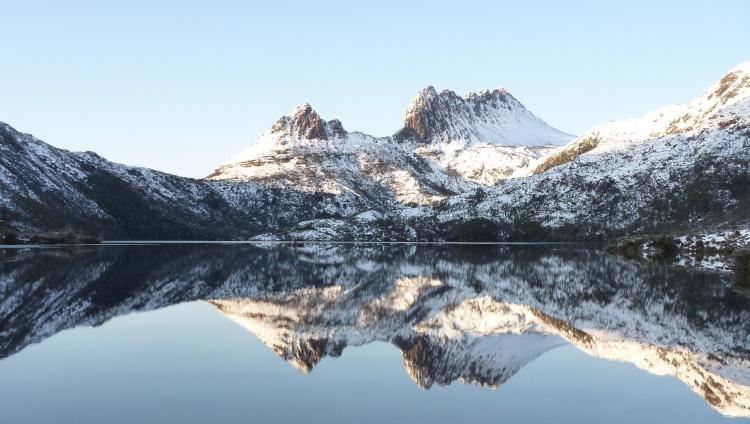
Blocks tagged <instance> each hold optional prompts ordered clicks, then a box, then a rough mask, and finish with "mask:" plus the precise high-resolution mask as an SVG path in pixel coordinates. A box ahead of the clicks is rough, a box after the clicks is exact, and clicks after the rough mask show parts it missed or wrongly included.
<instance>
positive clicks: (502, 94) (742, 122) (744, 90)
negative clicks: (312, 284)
mask: <svg viewBox="0 0 750 424" xmlns="http://www.w3.org/2000/svg"><path fill="white" fill-rule="evenodd" d="M749 63H750V62H749ZM570 138H572V136H568V135H566V134H563V133H560V132H559V131H557V130H555V129H553V128H551V127H549V126H548V125H546V124H545V123H544V122H543V121H541V120H540V119H539V118H537V117H535V116H534V115H533V114H531V113H530V112H529V111H528V110H526V109H525V108H524V107H523V105H521V104H520V103H519V102H518V101H517V100H516V99H515V98H514V97H513V96H511V95H510V94H509V93H507V92H506V91H505V90H502V89H498V90H490V91H486V92H480V93H479V94H472V93H470V94H468V95H466V96H465V97H460V96H457V95H456V94H455V93H453V92H450V91H443V92H440V93H437V92H436V91H435V90H434V89H433V88H432V87H428V88H426V89H424V90H422V92H420V94H419V95H418V96H417V98H416V99H415V100H414V101H413V102H412V104H411V106H410V107H409V109H408V111H407V114H406V119H405V122H404V126H403V128H402V129H401V130H399V131H398V132H396V133H395V134H394V135H393V136H390V137H372V136H368V135H365V134H362V133H358V132H348V131H346V130H345V129H344V127H343V125H342V124H341V122H339V121H336V120H332V121H325V120H323V119H322V118H321V117H320V116H319V115H318V114H317V113H316V112H315V111H314V110H313V109H312V108H311V107H310V106H309V105H307V104H305V105H303V106H301V107H299V108H297V109H295V110H294V111H292V113H290V114H289V115H287V116H284V117H282V118H281V119H280V120H279V121H278V122H277V123H276V124H274V125H273V126H272V127H271V129H270V130H269V131H267V132H266V133H265V134H263V135H262V136H261V137H260V138H259V139H258V140H256V142H254V143H253V144H252V145H250V147H248V149H246V150H245V151H244V152H242V153H240V154H239V155H237V156H236V157H234V158H232V159H231V160H230V161H229V162H227V163H226V164H224V165H222V166H220V167H219V168H218V169H217V170H216V172H215V173H214V174H212V175H211V176H209V177H208V178H207V179H204V180H194V179H189V178H181V177H177V176H174V175H169V174H165V173H161V172H158V171H153V170H148V169H143V168H137V167H128V166H123V165H120V164H115V163H112V162H109V161H106V160H105V159H103V158H101V157H99V156H97V155H96V154H93V153H90V152H84V153H81V152H68V151H64V150H61V149H56V148H54V147H52V146H50V145H48V144H45V143H44V142H42V141H40V140H38V139H36V138H34V137H33V136H31V135H29V134H24V133H19V132H17V131H15V130H14V129H13V128H11V127H10V126H9V125H7V124H0V153H1V154H0V230H5V229H15V230H21V231H30V232H40V231H41V232H43V231H53V230H62V229H66V228H73V229H82V230H85V231H87V232H90V233H93V234H94V235H102V236H104V237H105V238H131V239H133V238H141V239H143V238H148V239H155V238H161V239H217V238H225V239H238V238H249V237H256V238H260V239H274V238H292V239H314V240H432V241H438V240H464V241H472V240H474V241H477V240H484V241H487V240H523V241H540V240H557V241H560V240H594V239H598V240H602V239H608V238H612V237H617V236H620V235H625V234H635V233H646V232H662V231H673V230H690V231H694V230H702V229H707V230H710V229H711V228H712V227H715V226H717V225H725V224H727V223H733V222H742V221H747V220H750V191H749V190H748V189H747V187H748V186H750V172H749V171H748V169H750V168H749V167H750V64H748V63H744V64H741V65H739V66H738V67H736V68H734V69H732V70H731V71H730V72H729V73H727V74H726V75H725V76H724V77H723V78H722V79H721V80H720V81H719V82H718V83H717V84H716V85H715V86H713V87H711V88H709V89H708V90H707V91H706V92H705V93H703V94H702V95H701V96H700V97H699V98H697V99H696V100H695V101H693V102H691V103H690V104H687V105H678V106H669V107H666V108H662V109H659V110H657V111H655V112H652V113H649V114H647V115H646V116H645V117H642V118H638V119H631V120H625V121H618V122H611V123H607V124H604V125H601V126H599V127H596V128H594V129H592V130H591V131H588V132H587V133H586V134H584V135H582V136H580V137H578V138H576V139H575V140H574V141H572V142H571V143H569V144H568V145H564V146H563V145H561V144H564V143H565V142H566V141H567V140H568V139H570ZM533 173H535V174H536V175H531V176H527V177H523V176H524V175H529V174H533ZM515 177H519V178H515ZM261 233H265V234H261Z"/></svg>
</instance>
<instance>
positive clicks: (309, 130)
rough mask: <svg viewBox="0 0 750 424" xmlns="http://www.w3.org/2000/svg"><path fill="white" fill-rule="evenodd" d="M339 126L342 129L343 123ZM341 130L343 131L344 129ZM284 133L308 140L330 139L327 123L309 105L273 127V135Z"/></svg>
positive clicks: (300, 108) (305, 105)
mask: <svg viewBox="0 0 750 424" xmlns="http://www.w3.org/2000/svg"><path fill="white" fill-rule="evenodd" d="M336 122H338V121H336ZM338 126H339V127H341V122H338ZM341 129H342V130H343V127H341ZM283 132H287V133H289V134H290V135H292V136H295V137H296V138H306V139H308V140H313V139H320V140H327V139H328V133H327V131H326V121H324V120H323V119H322V118H321V117H320V115H318V113H317V112H315V111H314V110H313V108H312V106H310V104H309V103H304V104H303V105H301V106H300V107H298V108H296V109H294V110H293V111H292V112H291V113H290V114H289V115H286V116H283V117H281V118H280V119H279V120H278V121H276V123H275V124H273V126H272V127H271V133H273V134H275V133H283Z"/></svg>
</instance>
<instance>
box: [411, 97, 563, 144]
mask: <svg viewBox="0 0 750 424" xmlns="http://www.w3.org/2000/svg"><path fill="white" fill-rule="evenodd" d="M404 128H408V129H411V130H412V131H413V132H414V133H415V134H416V135H417V137H418V138H419V139H420V141H422V142H423V143H426V144H431V143H438V142H441V141H446V140H449V141H450V140H462V141H466V142H468V143H469V144H471V143H474V142H486V143H491V144H504V145H546V144H561V143H562V144H564V142H567V141H570V140H572V138H573V137H570V136H569V135H568V134H564V133H561V132H559V131H557V130H555V129H554V128H551V127H549V126H548V125H547V124H546V123H544V121H542V120H541V119H539V118H537V117H536V116H534V115H533V114H531V112H529V111H528V110H527V109H526V108H525V107H524V106H523V105H522V104H521V102H519V101H518V100H516V98H515V97H513V96H512V95H511V94H510V93H509V92H508V91H507V90H505V89H504V88H498V89H494V90H483V91H480V92H479V93H468V94H467V95H465V96H464V97H461V96H459V95H457V94H456V93H455V92H453V91H451V90H443V91H441V92H440V93H438V92H437V91H436V90H435V88H434V87H432V86H427V87H425V88H424V89H423V90H422V91H420V92H419V94H418V95H417V97H416V98H415V99H414V100H413V101H412V103H411V105H409V108H408V109H407V111H406V119H405V120H404Z"/></svg>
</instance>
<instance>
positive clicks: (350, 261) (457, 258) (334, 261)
mask: <svg viewBox="0 0 750 424" xmlns="http://www.w3.org/2000/svg"><path fill="white" fill-rule="evenodd" d="M72 252H76V253H75V254H69V253H65V251H56V252H45V253H40V254H25V255H24V254H22V255H19V256H18V257H16V258H15V259H14V260H13V261H6V262H2V263H0V356H2V357H4V356H8V355H12V354H13V353H15V352H18V351H19V350H21V349H23V348H24V347H25V346H27V345H29V344H31V343H37V342H39V341H42V340H43V339H45V338H46V337H49V336H51V335H53V334H55V333H56V332H58V331H61V330H63V329H66V328H70V327H74V326H80V325H99V324H101V323H103V322H105V321H106V320H108V319H110V318H113V317H116V316H118V315H122V314H126V313H129V312H132V311H146V310H152V309H156V308H161V307H164V306H168V305H172V304H177V303H180V302H185V301H189V300H195V299H211V302H212V303H213V304H214V305H216V306H217V307H218V308H219V311H220V312H221V313H222V314H224V315H225V316H227V317H228V318H230V319H232V320H234V321H236V322H237V323H238V324H241V325H242V326H244V327H245V328H247V329H248V330H250V331H252V332H253V333H254V334H256V335H257V336H258V338H259V339H260V340H262V341H263V342H264V343H266V344H267V345H268V346H269V347H271V348H272V349H273V350H274V351H275V352H276V353H277V354H278V355H279V356H281V357H282V358H284V359H285V360H287V361H289V362H290V363H291V364H292V365H294V366H295V367H297V368H299V369H301V370H303V371H305V372H309V371H310V370H312V369H313V368H314V367H315V365H316V364H317V363H318V362H319V361H320V360H322V359H323V358H325V357H326V356H339V355H341V354H342V352H343V350H344V348H345V347H347V346H359V345H363V344H366V343H369V342H372V341H375V340H380V341H387V342H390V343H393V344H395V345H396V346H398V347H399V348H400V349H401V351H402V354H403V357H404V362H405V366H406V368H407V371H408V372H409V374H410V376H412V378H413V379H414V380H415V382H416V383H417V384H418V385H420V387H423V388H429V387H431V386H432V385H434V384H437V385H445V384H450V383H451V382H453V381H457V380H458V381H462V382H466V383H474V384H478V385H483V386H489V387H497V386H498V385H500V384H502V383H503V382H504V381H506V380H507V379H508V378H510V377H511V376H512V375H513V374H514V373H515V372H517V371H518V369H520V368H521V367H523V366H524V365H525V364H526V363H528V362H529V361H532V360H533V359H535V358H536V357H538V356H539V355H541V354H543V353H544V352H546V351H548V350H549V349H552V348H554V347H556V346H559V345H560V344H562V343H565V341H566V340H567V341H568V342H570V343H572V344H574V345H576V346H577V347H578V348H580V349H581V350H583V351H585V352H587V353H589V354H591V355H593V356H597V357H601V358H605V359H611V360H618V361H626V362H631V363H634V364H636V365H637V366H638V367H640V368H642V369H645V370H647V371H649V372H652V373H655V374H659V375H673V376H676V377H678V378H680V379H681V380H682V381H684V382H685V383H686V384H687V385H688V386H689V387H690V388H691V389H692V390H693V391H695V392H696V393H699V394H701V396H703V397H704V398H706V399H707V401H708V402H709V403H710V404H711V405H712V406H714V407H715V408H717V409H718V410H720V411H722V413H724V414H728V415H750V409H748V408H750V400H749V399H750V393H749V392H748V386H750V350H749V349H748V346H747V341H748V340H749V339H750V328H748V326H747V324H746V323H747V322H748V319H749V318H750V300H748V298H746V297H743V296H740V295H738V294H736V293H734V292H732V291H731V290H729V289H728V285H727V283H726V282H725V281H723V280H722V279H721V277H720V276H717V275H703V274H691V273H689V272H684V271H675V270H671V269H667V268H662V267H655V266H636V265H633V264H629V263H625V262H622V261H620V260H618V259H616V258H612V257H609V256H606V255H603V254H600V253H598V252H573V251H553V250H550V249H546V248H539V247H513V248H507V247H492V246H482V247H477V246H453V247H446V246H414V245H411V246H387V247H383V246H370V247H362V246H321V245H307V246H305V247H303V248H297V249H291V248H288V247H264V248H258V247H254V246H248V245H235V246H222V245H212V246H140V247H101V248H93V249H88V250H74V251H72Z"/></svg>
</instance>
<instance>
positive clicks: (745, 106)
mask: <svg viewBox="0 0 750 424" xmlns="http://www.w3.org/2000/svg"><path fill="white" fill-rule="evenodd" d="M748 99H750V62H744V63H741V64H739V65H738V66H736V67H735V68H733V69H731V70H730V71H729V72H727V74H726V75H724V77H723V78H722V79H721V80H720V81H719V82H718V83H716V84H715V85H713V86H711V87H709V88H708V89H707V90H706V91H704V92H703V93H702V94H701V95H700V96H699V97H698V98H696V99H695V100H693V101H692V102H690V103H688V104H680V105H669V106H665V107H663V108H660V109H657V110H655V111H652V112H649V113H647V114H646V115H645V116H643V117H640V118H635V119H626V120H624V121H613V122H608V123H605V124H602V125H599V126H597V127H595V128H593V129H591V130H589V131H587V132H586V133H584V134H583V135H581V136H580V137H578V138H577V139H576V140H575V141H574V142H572V143H571V144H570V145H569V146H566V147H565V149H563V150H561V151H560V152H556V153H555V154H554V155H552V156H551V157H549V158H547V159H546V160H545V161H544V162H543V163H542V164H540V165H539V167H538V168H537V169H536V170H535V173H537V174H538V173H541V172H544V171H546V170H548V169H550V168H552V167H554V166H558V165H561V164H563V163H566V162H569V161H571V160H573V159H575V158H577V157H578V156H580V155H582V154H584V153H587V152H590V151H592V150H594V149H596V151H594V152H593V153H594V154H596V153H606V152H610V151H616V150H625V149H628V148H630V147H634V146H635V145H638V144H641V143H644V142H647V141H649V140H659V139H663V138H666V137H670V136H675V135H683V136H685V137H690V136H694V135H698V134H700V133H702V132H705V131H709V130H714V129H717V128H718V129H721V128H727V127H732V128H731V129H734V127H735V126H736V125H737V124H740V121H741V120H745V119H746V118H747V117H748V115H750V103H748ZM744 125H745V126H746V125H747V122H744Z"/></svg>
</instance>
